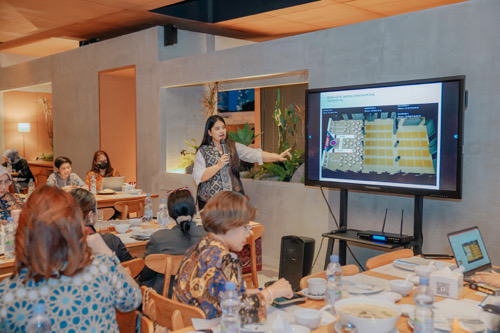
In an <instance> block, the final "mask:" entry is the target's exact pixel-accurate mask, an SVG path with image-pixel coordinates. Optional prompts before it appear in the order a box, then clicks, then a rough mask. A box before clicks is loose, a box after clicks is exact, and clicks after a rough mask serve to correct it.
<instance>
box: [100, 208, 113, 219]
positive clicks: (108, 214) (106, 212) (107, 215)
mask: <svg viewBox="0 0 500 333" xmlns="http://www.w3.org/2000/svg"><path fill="white" fill-rule="evenodd" d="M97 210H98V211H102V212H103V218H104V221H108V220H110V219H111V218H112V217H113V215H115V210H114V209H113V208H109V207H108V208H98V209H97Z"/></svg>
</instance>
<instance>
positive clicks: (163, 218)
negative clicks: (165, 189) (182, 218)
mask: <svg viewBox="0 0 500 333" xmlns="http://www.w3.org/2000/svg"><path fill="white" fill-rule="evenodd" d="M156 218H157V219H158V224H159V225H160V226H161V227H166V226H167V224H168V212H167V203H166V202H165V199H161V203H160V207H159V208H158V214H157V216H156Z"/></svg>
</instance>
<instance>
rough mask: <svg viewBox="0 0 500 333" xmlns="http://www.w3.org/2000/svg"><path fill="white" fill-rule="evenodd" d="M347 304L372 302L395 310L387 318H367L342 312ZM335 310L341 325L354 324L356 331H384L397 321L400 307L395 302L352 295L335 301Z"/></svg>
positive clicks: (375, 332) (366, 332) (369, 332)
mask: <svg viewBox="0 0 500 333" xmlns="http://www.w3.org/2000/svg"><path fill="white" fill-rule="evenodd" d="M349 304H356V305H359V306H361V305H364V304H372V305H376V306H377V307H386V308H389V309H391V310H393V311H394V312H395V315H394V316H392V317H390V318H387V319H369V318H360V317H356V316H352V315H348V314H346V313H344V312H342V307H343V306H345V305H349ZM335 311H336V312H337V316H338V317H339V319H340V322H341V323H342V325H344V326H346V325H347V324H349V323H350V324H352V325H354V326H356V328H357V332H358V333H386V332H390V331H391V330H392V329H393V328H394V327H395V326H396V323H397V322H398V319H399V317H400V316H401V309H400V308H399V306H397V305H396V304H394V303H392V302H390V301H386V300H382V299H377V298H371V297H353V298H344V299H341V300H340V301H337V302H336V303H335Z"/></svg>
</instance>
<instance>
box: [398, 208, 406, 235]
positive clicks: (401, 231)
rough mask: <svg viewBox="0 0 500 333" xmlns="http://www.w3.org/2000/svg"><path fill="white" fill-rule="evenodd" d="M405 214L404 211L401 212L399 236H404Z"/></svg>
mask: <svg viewBox="0 0 500 333" xmlns="http://www.w3.org/2000/svg"><path fill="white" fill-rule="evenodd" d="M404 212H405V210H404V209H402V210H401V226H400V227H399V234H400V235H402V234H403V213H404Z"/></svg>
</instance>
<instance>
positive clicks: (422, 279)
mask: <svg viewBox="0 0 500 333" xmlns="http://www.w3.org/2000/svg"><path fill="white" fill-rule="evenodd" d="M419 284H425V285H428V284H429V277H428V276H421V277H420V279H419Z"/></svg>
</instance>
